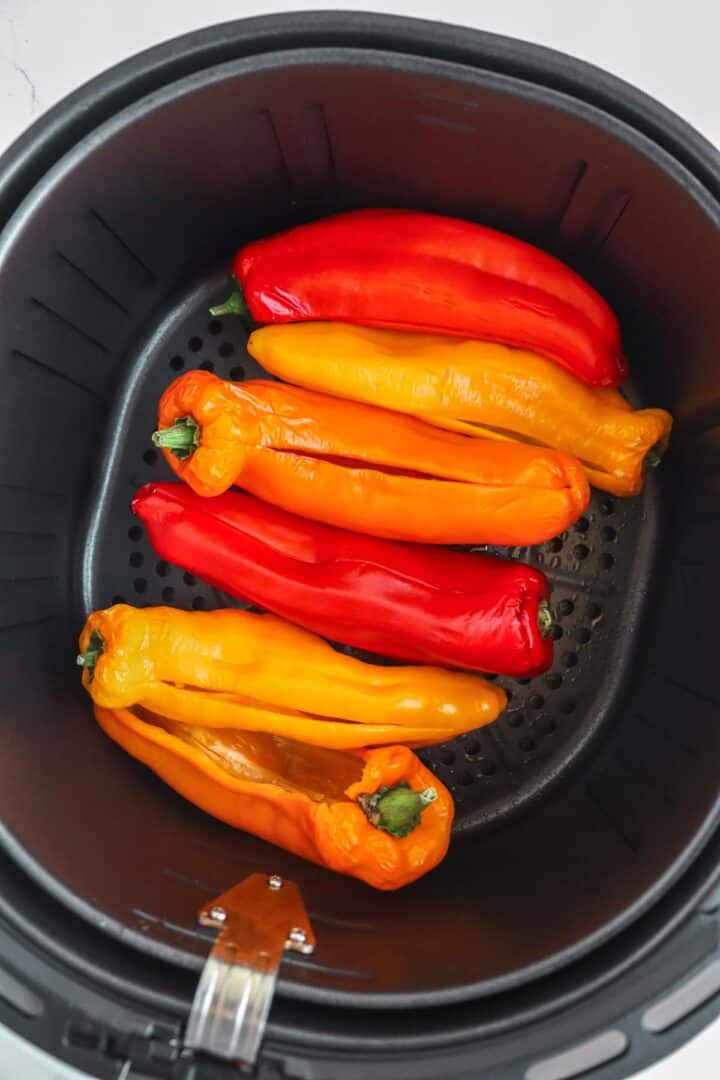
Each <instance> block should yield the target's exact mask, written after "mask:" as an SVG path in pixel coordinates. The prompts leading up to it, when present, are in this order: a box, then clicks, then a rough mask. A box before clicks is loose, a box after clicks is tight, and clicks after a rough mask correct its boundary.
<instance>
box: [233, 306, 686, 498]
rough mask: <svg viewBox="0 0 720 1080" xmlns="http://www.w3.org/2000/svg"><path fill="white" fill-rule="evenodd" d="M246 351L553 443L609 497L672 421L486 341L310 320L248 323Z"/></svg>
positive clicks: (350, 386) (274, 364) (329, 389)
mask: <svg viewBox="0 0 720 1080" xmlns="http://www.w3.org/2000/svg"><path fill="white" fill-rule="evenodd" d="M248 351H249V352H250V354H251V355H252V356H254V357H255V359H256V360H257V361H258V363H259V364H261V365H262V367H264V368H265V369H266V370H267V371H270V372H272V374H273V375H277V376H279V377H280V378H281V379H287V380H288V381H289V382H291V383H297V384H298V385H300V386H304V387H306V388H308V389H311V390H315V391H323V392H325V393H328V394H333V395H334V396H337V397H339V398H349V399H351V400H353V401H364V402H371V403H373V404H374V405H380V406H383V407H384V408H387V409H393V410H397V411H398V412H400V413H408V414H410V415H412V416H416V417H418V418H420V419H422V420H425V421H426V422H427V423H429V424H434V425H436V426H437V427H440V428H445V429H447V430H450V431H457V432H460V433H462V434H464V435H471V436H474V437H476V438H480V439H496V440H499V441H504V442H508V443H513V442H517V443H520V442H528V443H532V444H534V445H537V446H550V447H553V448H555V449H557V450H562V451H564V452H565V453H568V454H572V455H574V457H576V458H577V459H578V460H579V461H580V462H581V464H582V465H583V467H584V469H585V472H586V474H587V476H588V479H589V480H590V483H592V484H594V485H595V487H598V488H602V489H603V490H604V491H610V492H612V493H613V494H614V495H637V494H638V492H639V491H641V489H642V485H643V478H644V469H645V465H646V464H657V462H658V461H659V455H660V454H661V453H662V452H663V450H664V449H665V446H666V444H667V441H668V437H669V433H670V429H671V427H672V417H671V416H670V414H669V413H667V412H665V410H664V409H637V410H636V409H633V408H632V407H631V405H630V404H629V402H628V401H626V399H625V398H624V397H623V396H622V394H621V393H620V392H619V391H618V390H615V389H610V388H607V387H594V386H586V385H585V384H584V383H582V382H580V381H579V380H578V379H575V378H574V377H573V376H572V375H571V374H570V373H569V372H568V371H566V370H564V369H563V368H561V367H558V365H557V364H554V363H553V362H552V361H550V360H546V359H545V358H544V357H542V356H537V355H535V354H534V353H531V352H527V351H525V350H523V349H510V348H507V347H506V346H505V345H498V344H495V343H493V342H489V341H466V340H463V339H462V338H457V337H441V336H438V335H436V334H408V333H401V332H397V331H393V330H375V329H368V328H367V327H360V326H349V325H347V324H345V323H331V322H314V323H291V324H288V325H285V326H265V327H263V328H262V329H260V330H255V331H254V333H253V334H252V335H251V336H250V341H249V342H248Z"/></svg>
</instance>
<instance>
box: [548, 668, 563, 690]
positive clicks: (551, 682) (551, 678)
mask: <svg viewBox="0 0 720 1080" xmlns="http://www.w3.org/2000/svg"><path fill="white" fill-rule="evenodd" d="M545 682H546V683H547V685H548V687H549V688H550V689H551V690H559V689H560V687H561V686H562V675H558V673H557V672H556V671H551V672H550V674H549V675H546V676H545Z"/></svg>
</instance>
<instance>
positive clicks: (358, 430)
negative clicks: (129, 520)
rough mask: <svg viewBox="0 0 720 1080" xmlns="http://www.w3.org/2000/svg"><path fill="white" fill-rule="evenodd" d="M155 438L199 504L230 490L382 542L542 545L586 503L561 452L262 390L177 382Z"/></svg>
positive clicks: (322, 398)
mask: <svg viewBox="0 0 720 1080" xmlns="http://www.w3.org/2000/svg"><path fill="white" fill-rule="evenodd" d="M178 421H179V422H180V424H179V427H180V428H181V429H182V430H180V432H179V434H180V435H181V436H182V435H183V434H184V433H185V432H186V431H187V428H185V427H184V425H186V424H187V423H188V422H190V423H191V424H192V425H194V426H195V432H194V437H195V438H196V440H197V446H196V447H192V448H191V449H190V452H189V453H187V456H184V457H182V459H180V458H178V457H177V456H176V451H175V450H174V449H168V446H169V444H170V443H171V442H172V441H174V437H175V435H176V434H177V433H178ZM158 426H159V429H160V430H159V431H157V432H156V433H155V435H154V436H153V440H154V442H155V444H156V445H158V446H162V447H163V449H164V452H165V457H166V460H167V461H168V463H169V464H170V466H171V467H172V469H173V470H174V471H175V472H176V473H177V475H178V476H180V477H181V479H183V480H185V481H186V482H187V483H188V484H189V485H190V486H191V487H192V489H193V491H196V492H197V493H198V494H199V495H203V496H211V495H220V494H222V492H224V491H226V490H227V489H228V488H229V487H231V486H232V485H233V484H237V485H238V486H239V487H242V488H244V489H245V490H246V491H250V492H251V493H252V494H254V495H258V496H260V497H261V498H263V499H265V500H266V502H270V503H273V504H274V505H276V506H282V507H283V508H284V509H286V510H290V511H292V512H293V513H296V514H300V515H301V516H302V517H308V518H313V519H315V520H317V521H324V522H326V523H328V524H330V525H338V526H340V527H342V528H345V529H354V530H356V531H358V532H365V533H369V534H371V535H374V536H382V537H386V538H387V539H391V540H410V541H420V542H427V543H435V544H473V543H489V544H508V545H526V544H535V543H541V542H542V541H544V540H548V539H550V538H551V537H553V536H556V535H557V534H558V533H560V532H562V531H563V530H564V529H566V528H567V527H568V526H569V525H571V524H572V523H573V522H574V521H576V520H577V518H578V517H579V516H580V514H581V513H582V512H583V510H584V509H585V507H586V506H587V504H588V500H589V498H590V489H589V485H588V482H587V479H586V477H585V474H584V472H583V470H582V467H581V466H580V464H579V463H578V462H577V461H576V460H575V459H574V458H572V457H569V456H568V455H567V454H562V453H560V452H559V451H556V450H545V449H542V448H538V447H533V446H525V445H521V444H515V443H507V444H502V445H501V444H499V443H497V442H493V441H492V440H488V439H483V440H480V439H468V438H466V437H465V436H464V435H458V434H456V433H454V432H448V431H441V430H439V429H437V428H434V427H431V426H430V425H428V424H425V423H423V422H421V421H419V420H416V419H415V418H414V417H408V416H399V415H398V414H397V413H392V412H389V411H388V410H386V409H378V408H375V407H374V406H371V405H361V404H357V403H356V402H352V401H338V400H337V399H336V398H332V397H328V396H327V395H325V394H318V393H315V392H314V391H311V390H303V389H300V388H298V387H293V386H286V385H283V384H281V383H277V382H271V381H269V380H268V381H266V380H256V381H252V382H246V383H230V382H225V381H223V380H222V379H219V378H217V376H215V375H212V374H210V372H207V371H191V372H187V373H186V374H184V375H181V376H180V378H178V379H176V380H175V381H174V382H173V383H172V384H171V385H170V386H169V387H168V389H167V390H166V391H165V393H164V394H163V396H162V398H161V400H160V407H159V415H158ZM182 452H183V453H186V452H185V451H182Z"/></svg>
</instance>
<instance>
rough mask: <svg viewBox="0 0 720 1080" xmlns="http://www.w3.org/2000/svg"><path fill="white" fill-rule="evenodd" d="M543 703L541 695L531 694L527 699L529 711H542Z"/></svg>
mask: <svg viewBox="0 0 720 1080" xmlns="http://www.w3.org/2000/svg"><path fill="white" fill-rule="evenodd" d="M544 704H545V701H544V699H543V696H542V694H531V695H530V697H529V698H528V705H529V706H530V708H531V709H542V707H543V705H544Z"/></svg>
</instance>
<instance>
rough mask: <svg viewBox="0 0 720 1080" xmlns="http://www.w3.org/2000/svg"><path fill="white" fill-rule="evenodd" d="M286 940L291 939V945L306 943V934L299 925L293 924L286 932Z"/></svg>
mask: <svg viewBox="0 0 720 1080" xmlns="http://www.w3.org/2000/svg"><path fill="white" fill-rule="evenodd" d="M288 941H292V943H293V945H307V934H306V933H305V931H304V930H301V929H300V927H299V926H293V928H292V930H291V931H290V933H289V934H288Z"/></svg>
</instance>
